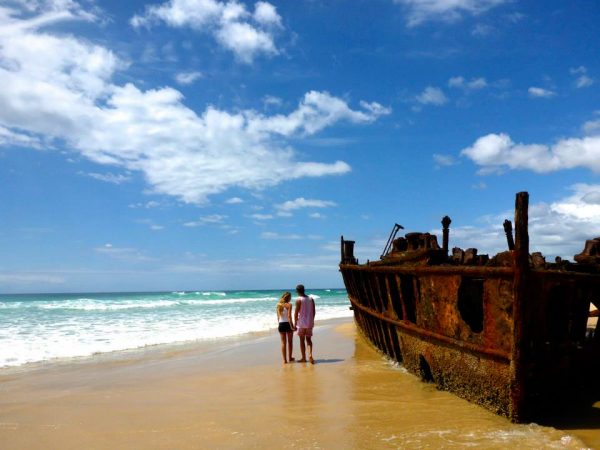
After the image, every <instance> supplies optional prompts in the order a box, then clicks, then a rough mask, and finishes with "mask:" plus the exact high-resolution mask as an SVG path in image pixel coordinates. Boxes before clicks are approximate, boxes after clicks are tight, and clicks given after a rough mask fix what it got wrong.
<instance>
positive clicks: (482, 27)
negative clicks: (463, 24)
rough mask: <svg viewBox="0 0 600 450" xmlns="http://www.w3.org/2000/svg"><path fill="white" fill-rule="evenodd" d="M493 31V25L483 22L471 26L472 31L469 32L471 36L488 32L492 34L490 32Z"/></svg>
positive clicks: (483, 34) (485, 34)
mask: <svg viewBox="0 0 600 450" xmlns="http://www.w3.org/2000/svg"><path fill="white" fill-rule="evenodd" d="M493 31H494V27H492V26H490V25H486V24H483V23H478V24H477V25H475V26H474V27H473V31H471V34H472V35H473V36H482V37H483V36H489V35H490V34H492V32H493Z"/></svg>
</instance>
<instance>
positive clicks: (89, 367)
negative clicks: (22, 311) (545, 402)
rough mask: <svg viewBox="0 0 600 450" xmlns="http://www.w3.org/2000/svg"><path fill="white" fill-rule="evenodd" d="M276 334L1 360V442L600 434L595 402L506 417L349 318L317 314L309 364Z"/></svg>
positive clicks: (554, 444)
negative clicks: (398, 354)
mask: <svg viewBox="0 0 600 450" xmlns="http://www.w3.org/2000/svg"><path fill="white" fill-rule="evenodd" d="M278 340H279V337H278V335H277V333H276V332H275V331H273V332H270V333H266V334H263V335H256V336H252V337H248V338H244V339H238V340H226V341H219V342H216V343H214V344H212V345H203V346H191V347H185V348H177V349H175V350H174V349H173V348H170V349H165V348H159V349H153V350H150V351H147V352H144V353H139V352H138V353H132V354H129V355H127V354H121V355H120V356H119V357H115V356H114V355H113V356H111V357H92V358H88V359H85V360H81V361H78V362H71V363H56V364H47V365H45V366H40V367H37V368H28V369H27V370H22V369H21V370H10V371H4V372H1V373H0V447H1V448H2V449H35V448H49V449H79V448H92V449H96V448H97V449H101V448H140V449H141V448H165V449H166V448H276V447H280V448H464V447H465V446H481V447H485V448H507V447H508V446H514V447H515V448H586V447H589V448H600V429H599V428H600V421H596V422H594V418H595V419H597V418H598V416H599V415H600V414H597V415H596V416H593V417H592V416H590V417H587V419H581V420H579V421H571V422H570V423H569V424H564V427H563V428H564V429H558V428H553V427H543V426H538V425H535V424H532V425H513V424H511V423H510V422H508V421H507V420H506V419H504V418H501V417H498V416H495V415H493V414H491V413H489V412H487V411H486V410H484V409H482V408H480V407H478V406H475V405H472V404H470V403H468V402H466V401H464V400H461V399H459V398H457V397H455V396H453V395H451V394H449V393H446V392H441V391H438V390H436V389H435V387H433V386H432V385H428V384H424V383H421V382H420V381H419V380H418V379H417V378H416V377H414V376H412V375H410V374H408V373H406V372H405V371H404V370H403V369H402V368H399V367H395V366H393V365H391V364H390V363H389V362H387V361H386V360H384V359H383V358H382V357H381V355H380V354H379V353H377V352H376V351H375V350H373V349H372V348H371V347H370V346H368V344H366V342H365V341H364V340H363V339H362V337H361V336H359V335H357V332H356V329H355V326H354V323H353V322H352V321H351V320H349V319H344V320H335V321H329V322H325V323H321V324H319V326H318V327H317V328H316V330H315V357H316V361H317V363H316V364H315V365H314V366H313V365H310V364H301V363H294V364H288V365H285V366H284V365H282V364H281V361H280V354H279V347H278ZM298 350H299V349H298V348H297V342H296V348H295V354H296V356H298V355H299V351H298ZM594 409H595V411H596V413H598V412H600V403H596V405H595V408H594Z"/></svg>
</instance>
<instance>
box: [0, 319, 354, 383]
mask: <svg viewBox="0 0 600 450" xmlns="http://www.w3.org/2000/svg"><path fill="white" fill-rule="evenodd" d="M351 320H352V317H334V318H331V319H322V320H316V321H315V326H316V327H320V326H327V325H332V324H336V323H338V322H344V321H351ZM276 333H277V327H273V328H271V329H268V330H261V331H251V332H248V333H242V334H237V335H232V336H224V337H218V338H212V339H207V338H205V339H197V340H189V341H177V342H166V343H161V344H151V345H146V346H144V347H134V348H128V349H122V350H113V351H108V352H97V353H94V354H91V355H85V356H68V357H56V358H51V359H46V360H42V361H32V362H28V363H25V364H20V365H17V366H4V367H0V381H1V380H2V377H3V376H5V375H15V374H20V373H26V372H30V371H40V370H42V371H43V370H46V369H49V370H52V369H55V368H64V367H66V368H68V367H69V366H70V365H81V364H95V363H98V364H101V363H111V362H119V361H121V362H122V361H131V362H134V361H142V360H144V359H150V358H161V357H170V356H175V355H177V354H180V353H188V352H202V351H206V352H210V351H215V348H216V347H221V346H229V345H231V346H235V345H239V344H240V343H243V342H245V341H249V340H254V339H261V338H265V337H268V336H271V335H273V334H276ZM294 336H295V335H294Z"/></svg>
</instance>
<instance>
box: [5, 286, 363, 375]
mask: <svg viewBox="0 0 600 450" xmlns="http://www.w3.org/2000/svg"><path fill="white" fill-rule="evenodd" d="M283 292H284V291H281V290H268V291H267V290H257V291H185V292H184V291H181V292H177V291H176V292H127V293H119V292H115V293H81V294H18V295H0V368H2V367H10V366H13V367H14V366H21V365H24V364H27V363H34V362H44V361H52V360H58V359H59V358H60V359H68V358H78V357H86V356H91V355H95V354H100V353H108V352H117V351H123V350H130V349H139V348H144V347H148V346H155V345H160V344H179V343H181V344H183V343H190V342H194V341H210V340H216V339H223V338H229V337H234V336H241V335H244V334H247V333H253V332H261V331H268V330H270V329H274V328H276V327H277V319H276V315H275V305H276V303H277V301H278V299H279V297H280V296H281V294H282V293H283ZM307 293H308V294H309V295H311V296H312V297H313V298H314V299H315V302H316V305H317V317H316V319H317V320H324V319H333V318H340V317H351V316H352V311H350V310H349V302H348V297H347V294H346V291H345V290H344V289H318V290H312V291H308V292H307Z"/></svg>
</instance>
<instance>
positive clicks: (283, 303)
mask: <svg viewBox="0 0 600 450" xmlns="http://www.w3.org/2000/svg"><path fill="white" fill-rule="evenodd" d="M296 292H297V293H298V297H297V298H296V309H295V310H294V320H292V304H291V303H290V302H291V300H292V294H290V293H289V292H286V293H284V294H283V295H282V296H281V298H280V299H279V302H278V303H277V308H276V310H277V320H278V322H279V335H280V336H281V355H282V356H283V363H284V364H287V363H288V362H292V361H294V358H293V356H292V350H293V347H294V345H293V344H294V331H296V332H297V333H298V337H299V338H300V353H302V359H301V360H300V361H298V362H306V347H307V346H308V361H310V363H311V364H314V363H315V360H314V359H313V343H312V331H313V327H314V324H315V301H314V299H313V298H312V297H308V296H307V295H306V294H305V293H304V286H303V285H301V284H299V285H298V286H296ZM294 324H296V325H294Z"/></svg>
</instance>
